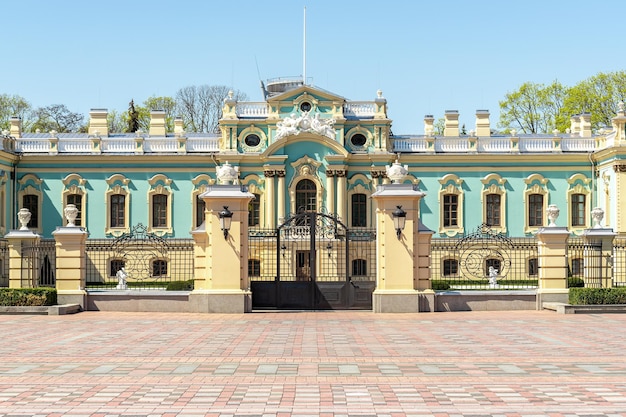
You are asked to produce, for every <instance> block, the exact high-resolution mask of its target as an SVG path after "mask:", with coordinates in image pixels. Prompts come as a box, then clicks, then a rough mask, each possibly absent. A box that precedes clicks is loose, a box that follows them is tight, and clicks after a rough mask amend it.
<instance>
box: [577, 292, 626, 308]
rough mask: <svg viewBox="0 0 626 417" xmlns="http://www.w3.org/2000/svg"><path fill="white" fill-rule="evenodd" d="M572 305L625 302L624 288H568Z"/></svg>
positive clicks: (625, 293)
mask: <svg viewBox="0 0 626 417" xmlns="http://www.w3.org/2000/svg"><path fill="white" fill-rule="evenodd" d="M569 303H570V304H573V305H591V304H626V288H570V290H569Z"/></svg>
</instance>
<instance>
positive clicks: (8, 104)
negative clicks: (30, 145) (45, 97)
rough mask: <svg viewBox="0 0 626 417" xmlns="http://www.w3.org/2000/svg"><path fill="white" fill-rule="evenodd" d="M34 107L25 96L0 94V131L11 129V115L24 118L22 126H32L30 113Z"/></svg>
mask: <svg viewBox="0 0 626 417" xmlns="http://www.w3.org/2000/svg"><path fill="white" fill-rule="evenodd" d="M31 112H32V107H31V105H30V103H29V102H28V101H27V100H26V99H25V98H23V97H20V96H17V95H9V94H0V131H1V130H5V129H9V127H10V122H9V120H10V119H11V117H14V116H17V117H20V118H21V119H22V128H23V129H25V130H26V129H27V128H28V127H30V124H31V122H30V120H29V117H30V114H31Z"/></svg>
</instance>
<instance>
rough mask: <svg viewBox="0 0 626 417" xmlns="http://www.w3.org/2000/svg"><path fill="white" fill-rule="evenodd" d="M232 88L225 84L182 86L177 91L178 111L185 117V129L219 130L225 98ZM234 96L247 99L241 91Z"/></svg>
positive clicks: (209, 131) (199, 130) (198, 130)
mask: <svg viewBox="0 0 626 417" xmlns="http://www.w3.org/2000/svg"><path fill="white" fill-rule="evenodd" d="M229 90H230V88H229V87H227V86H225V85H206V84H205V85H200V86H188V87H184V88H181V89H180V90H178V92H177V93H176V112H177V114H178V115H180V116H181V117H182V118H183V123H184V126H185V130H188V131H193V132H204V133H215V132H218V121H219V120H220V118H221V117H222V106H223V104H224V99H225V98H226V97H227V96H228V92H229ZM233 98H234V99H235V100H238V101H243V100H247V99H248V96H247V95H246V94H245V93H243V92H241V91H238V90H237V91H234V95H233Z"/></svg>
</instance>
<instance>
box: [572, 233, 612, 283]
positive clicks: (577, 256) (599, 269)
mask: <svg viewBox="0 0 626 417" xmlns="http://www.w3.org/2000/svg"><path fill="white" fill-rule="evenodd" d="M609 263H610V262H609ZM607 265H608V264H607ZM567 267H568V271H567V277H568V284H572V283H573V282H574V281H575V280H576V279H582V280H583V281H584V285H585V287H589V288H601V287H602V278H603V277H607V276H608V275H607V274H608V273H609V272H610V271H607V270H605V269H604V268H603V266H602V243H600V242H587V241H585V239H584V238H581V237H570V238H569V239H568V242H567Z"/></svg>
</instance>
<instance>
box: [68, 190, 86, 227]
mask: <svg viewBox="0 0 626 417" xmlns="http://www.w3.org/2000/svg"><path fill="white" fill-rule="evenodd" d="M66 204H74V205H75V206H76V208H77V209H78V215H77V216H76V220H75V221H74V224H75V225H76V226H82V213H83V196H82V195H80V194H68V195H67V199H66Z"/></svg>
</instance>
